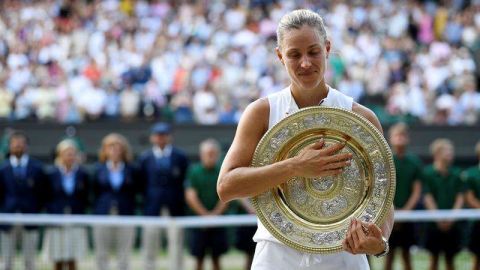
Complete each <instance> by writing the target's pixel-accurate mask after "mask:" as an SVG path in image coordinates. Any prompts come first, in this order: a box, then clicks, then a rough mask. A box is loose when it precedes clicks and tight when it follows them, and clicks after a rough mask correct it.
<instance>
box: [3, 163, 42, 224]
mask: <svg viewBox="0 0 480 270" xmlns="http://www.w3.org/2000/svg"><path fill="white" fill-rule="evenodd" d="M47 192H48V184H47V181H46V177H45V172H44V170H43V166H42V164H41V163H40V162H39V161H37V160H35V159H33V158H31V157H29V158H28V162H27V164H26V166H24V167H22V168H21V169H17V168H13V167H12V165H11V163H10V160H9V159H7V160H5V161H4V162H3V164H2V165H1V167H0V212H2V213H29V214H35V213H39V212H40V211H42V209H43V207H44V205H45V199H46V196H47V194H48V193H47ZM0 228H1V229H9V228H10V226H2V227H0ZM27 228H34V227H27Z"/></svg>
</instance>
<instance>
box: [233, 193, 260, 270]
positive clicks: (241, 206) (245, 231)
mask: <svg viewBox="0 0 480 270" xmlns="http://www.w3.org/2000/svg"><path fill="white" fill-rule="evenodd" d="M237 214H240V215H245V214H250V215H255V208H253V205H252V204H251V202H250V200H249V199H246V198H244V199H240V200H238V201H237ZM256 231H257V227H256V226H241V227H238V228H237V230H236V235H235V247H236V248H237V249H238V250H241V251H243V252H244V253H245V255H246V258H245V270H249V269H250V268H252V261H253V255H254V254H255V242H253V236H254V235H255V232H256Z"/></svg>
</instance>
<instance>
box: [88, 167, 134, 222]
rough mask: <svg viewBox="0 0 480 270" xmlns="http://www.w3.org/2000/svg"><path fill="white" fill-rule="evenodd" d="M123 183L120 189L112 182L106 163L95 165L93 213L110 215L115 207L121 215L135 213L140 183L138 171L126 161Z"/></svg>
mask: <svg viewBox="0 0 480 270" xmlns="http://www.w3.org/2000/svg"><path fill="white" fill-rule="evenodd" d="M123 177H124V179H123V183H122V185H121V186H120V188H119V189H118V190H115V189H114V188H113V187H112V186H111V184H110V176H109V171H108V167H107V165H106V163H99V164H97V165H96V166H95V172H94V177H93V197H94V206H93V213H94V214H96V215H109V214H111V213H112V211H113V209H115V211H116V212H117V213H118V214H119V215H133V214H134V213H135V209H136V196H137V195H138V191H139V187H140V183H139V181H138V172H137V170H136V169H135V167H134V166H132V165H131V164H128V163H125V167H124V169H123Z"/></svg>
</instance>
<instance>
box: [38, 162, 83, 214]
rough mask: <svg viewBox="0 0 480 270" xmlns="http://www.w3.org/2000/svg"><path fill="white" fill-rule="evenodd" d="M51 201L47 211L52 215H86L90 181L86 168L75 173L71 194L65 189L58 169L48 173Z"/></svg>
mask: <svg viewBox="0 0 480 270" xmlns="http://www.w3.org/2000/svg"><path fill="white" fill-rule="evenodd" d="M47 176H48V181H49V187H50V199H49V200H48V203H47V211H48V212H49V213H52V214H85V212H86V211H87V209H88V207H89V203H88V200H89V195H90V194H89V192H90V179H89V175H88V173H87V172H86V171H85V169H84V168H82V167H79V168H78V169H77V170H76V171H75V172H74V176H73V177H74V185H73V189H72V192H71V194H68V193H67V192H66V191H65V189H64V187H63V184H62V183H63V174H62V172H61V171H60V169H59V168H58V167H56V166H55V167H52V168H50V169H49V170H48V171H47Z"/></svg>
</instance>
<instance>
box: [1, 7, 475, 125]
mask: <svg viewBox="0 0 480 270" xmlns="http://www.w3.org/2000/svg"><path fill="white" fill-rule="evenodd" d="M0 6H1V9H0V118H1V119H4V120H8V121H16V120H23V119H38V120H40V121H57V122H61V123H78V122H81V121H86V120H96V119H126V120H131V119H135V118H138V117H142V118H147V119H149V118H151V119H162V120H167V121H174V122H176V123H199V124H219V123H220V124H222V123H236V122H237V121H238V120H239V117H240V115H241V114H242V111H243V110H244V108H245V106H246V105H247V104H248V103H250V102H251V101H252V100H254V99H257V98H259V97H263V96H266V95H267V94H269V93H272V92H276V91H278V90H280V89H282V88H284V87H285V86H287V85H288V83H289V82H288V79H287V76H286V73H285V71H284V70H283V67H282V66H281V65H280V64H279V63H278V60H277V59H276V54H275V53H274V48H275V46H276V38H275V31H276V26H277V22H278V21H279V19H280V17H281V16H282V15H284V14H285V13H286V12H287V11H289V10H292V9H295V8H300V7H302V8H309V9H312V10H315V11H317V12H318V13H319V14H320V15H322V17H323V18H324V20H325V23H326V26H327V29H329V38H330V39H331V41H332V45H333V47H332V49H333V54H331V56H330V57H329V68H328V71H327V78H328V82H329V83H330V84H331V85H332V86H333V87H336V88H337V89H339V90H340V91H342V92H344V93H347V94H348V95H350V96H352V97H353V98H354V99H355V100H356V101H359V102H361V103H363V104H365V105H367V106H368V107H370V108H371V109H373V110H374V111H375V112H376V113H377V115H378V116H379V118H380V120H381V121H382V122H384V123H392V122H396V121H398V120H403V121H412V122H414V121H420V122H424V123H427V124H448V125H456V124H475V123H478V118H479V114H480V93H479V91H478V82H479V78H480V77H479V71H478V70H479V69H477V66H478V64H479V61H480V34H479V33H480V12H479V11H480V1H475V0H473V1H467V0H451V1H375V0H372V1H314V0H312V1H275V0H263V1H262V0H257V1H253V0H252V1H242V0H236V1H216V0H211V1H209V0H204V1H161V0H150V1H142V0H138V1H135V0H105V1H92V0H91V1H68V0H64V1H54V0H45V1H17V0H5V1H1V3H0Z"/></svg>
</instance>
